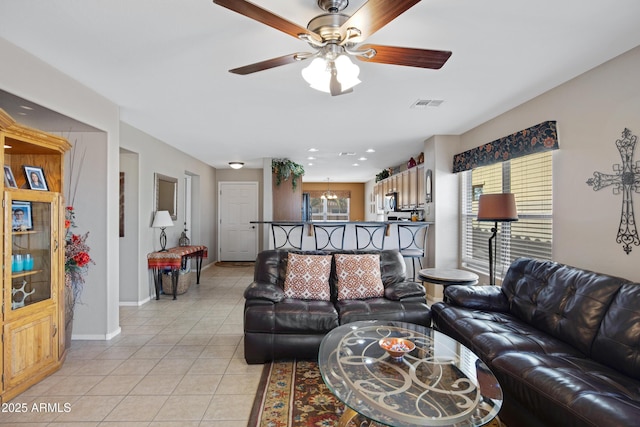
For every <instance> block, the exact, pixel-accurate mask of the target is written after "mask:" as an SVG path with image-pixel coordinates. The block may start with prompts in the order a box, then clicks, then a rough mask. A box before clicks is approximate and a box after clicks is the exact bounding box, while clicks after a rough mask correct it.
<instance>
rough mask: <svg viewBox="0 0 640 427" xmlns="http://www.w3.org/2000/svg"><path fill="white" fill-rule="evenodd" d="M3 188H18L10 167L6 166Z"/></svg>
mask: <svg viewBox="0 0 640 427" xmlns="http://www.w3.org/2000/svg"><path fill="white" fill-rule="evenodd" d="M4 186H5V187H9V188H18V184H16V179H15V177H14V176H13V171H12V170H11V166H8V165H4Z"/></svg>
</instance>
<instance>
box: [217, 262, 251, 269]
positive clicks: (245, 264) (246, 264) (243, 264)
mask: <svg viewBox="0 0 640 427" xmlns="http://www.w3.org/2000/svg"><path fill="white" fill-rule="evenodd" d="M254 264H255V262H254V261H218V262H216V263H215V264H214V265H215V266H216V267H232V268H239V267H253V265H254Z"/></svg>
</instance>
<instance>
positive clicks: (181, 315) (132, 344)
mask: <svg viewBox="0 0 640 427" xmlns="http://www.w3.org/2000/svg"><path fill="white" fill-rule="evenodd" d="M252 277H253V268H252V267H248V268H223V267H215V266H212V267H210V268H208V269H206V270H204V271H203V272H202V277H201V279H200V285H192V286H191V287H190V289H189V291H188V292H187V293H186V294H183V295H179V296H178V299H177V300H176V301H172V300H171V299H170V298H169V297H166V296H163V297H162V298H161V300H160V301H156V300H153V301H150V302H148V303H147V304H144V305H143V306H141V307H121V308H120V325H121V327H122V333H121V334H120V335H118V336H117V337H115V338H114V339H112V340H110V341H72V345H71V349H70V350H69V353H68V356H67V360H66V362H65V364H64V365H63V367H62V368H61V369H60V370H59V371H58V372H56V373H55V374H54V375H52V376H50V377H48V378H46V379H45V380H43V381H42V382H40V383H38V384H36V385H34V386H33V387H31V388H30V389H29V390H27V391H25V392H24V393H22V394H21V395H19V396H17V397H16V398H14V399H13V400H12V401H11V402H8V404H6V405H5V406H3V407H2V408H1V409H3V410H4V411H5V412H0V425H3V426H4V425H11V426H38V427H40V426H72V427H89V426H122V427H129V426H132V427H147V426H148V427H160V426H162V427H173V426H176V427H177V426H180V427H237V426H242V427H245V426H246V425H247V420H248V418H249V411H250V410H251V406H252V404H253V399H254V396H255V393H256V389H257V386H258V381H259V379H260V373H261V372H262V365H247V364H246V362H245V361H244V355H243V347H242V309H243V304H244V299H243V297H242V293H243V291H244V289H245V288H246V287H247V285H248V284H249V283H250V282H251V280H252ZM87 286H90V285H87ZM34 404H35V405H34ZM43 404H45V405H43ZM47 404H48V405H47ZM56 404H57V405H56ZM18 408H25V409H26V412H20V413H18V412H15V411H16V410H17V409H18ZM38 408H41V409H42V411H38V410H36V409H38ZM6 411H9V412H6Z"/></svg>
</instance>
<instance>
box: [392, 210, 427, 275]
mask: <svg viewBox="0 0 640 427" xmlns="http://www.w3.org/2000/svg"><path fill="white" fill-rule="evenodd" d="M428 231H429V224H425V223H420V222H410V223H407V224H398V249H399V250H400V254H401V255H402V256H403V257H404V258H411V267H412V269H413V271H412V272H411V279H412V280H413V281H415V280H416V271H417V270H416V260H417V261H418V265H419V266H420V268H422V258H424V248H425V246H426V244H427V232H428Z"/></svg>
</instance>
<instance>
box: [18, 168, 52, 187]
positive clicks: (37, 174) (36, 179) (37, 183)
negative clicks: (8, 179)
mask: <svg viewBox="0 0 640 427" xmlns="http://www.w3.org/2000/svg"><path fill="white" fill-rule="evenodd" d="M23 167H24V174H25V175H26V177H27V183H28V184H29V188H30V189H32V190H41V191H49V187H47V181H46V180H45V178H44V172H43V170H42V168H39V167H36V166H26V165H25V166H23Z"/></svg>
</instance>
